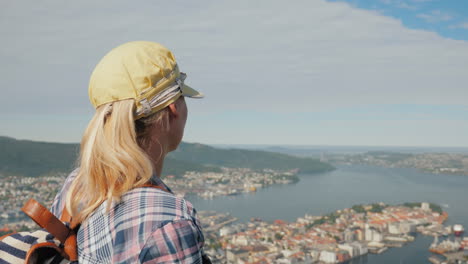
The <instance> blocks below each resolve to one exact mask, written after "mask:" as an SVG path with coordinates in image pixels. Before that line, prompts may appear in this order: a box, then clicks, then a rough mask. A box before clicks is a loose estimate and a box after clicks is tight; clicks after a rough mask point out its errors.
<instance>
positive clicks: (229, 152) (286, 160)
mask: <svg viewBox="0 0 468 264" xmlns="http://www.w3.org/2000/svg"><path fill="white" fill-rule="evenodd" d="M168 156H169V157H173V158H175V159H180V160H185V161H190V162H194V163H201V164H206V165H213V166H224V167H236V168H251V169H264V168H270V169H278V170H290V169H299V170H300V171H301V172H304V173H317V172H324V171H330V170H333V169H334V167H333V166H332V165H330V164H328V163H324V162H320V161H319V160H318V159H313V158H301V157H294V156H290V155H286V154H281V153H274V152H268V151H261V150H245V149H218V148H214V147H210V146H207V145H203V144H199V143H182V144H180V146H179V147H178V149H177V150H176V151H174V152H172V153H170V154H169V155H168Z"/></svg>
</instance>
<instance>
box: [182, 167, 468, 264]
mask: <svg viewBox="0 0 468 264" xmlns="http://www.w3.org/2000/svg"><path fill="white" fill-rule="evenodd" d="M187 199H188V200H189V201H191V202H192V203H193V204H194V206H195V208H197V210H214V211H218V212H228V213H230V214H231V215H233V216H235V217H237V218H239V221H241V222H246V221H249V220H250V218H252V217H259V218H261V219H263V220H265V221H273V220H275V219H282V220H286V221H296V219H297V218H298V217H301V216H304V215H305V214H310V215H323V214H327V213H330V212H333V211H335V210H339V209H343V208H348V207H351V206H353V205H356V204H369V203H375V202H384V203H386V204H391V205H394V204H401V203H404V202H432V203H437V204H439V205H442V206H443V209H444V210H445V211H447V212H448V214H449V219H448V221H447V222H446V224H450V225H453V224H462V225H463V226H464V227H465V228H466V227H468V209H467V204H468V177H467V176H460V175H440V174H431V173H424V172H420V171H417V170H415V169H401V168H382V167H373V166H364V165H343V166H337V169H336V170H335V171H331V172H327V173H320V174H313V175H306V174H302V175H300V181H299V182H298V183H295V184H288V185H273V186H270V187H267V188H263V189H260V190H258V191H257V192H256V193H249V194H242V195H238V196H229V197H218V198H215V199H213V200H204V199H202V198H199V197H196V196H188V197H187ZM432 240H433V238H432V237H426V236H422V235H419V236H418V237H417V239H416V240H415V241H414V242H413V243H410V244H408V245H406V246H404V247H403V248H392V249H390V250H388V251H386V252H385V253H383V254H380V255H368V256H367V257H365V258H362V259H359V260H356V261H354V262H355V263H369V264H372V263H376V264H377V263H379V264H380V263H429V262H428V260H427V258H428V257H429V256H430V252H429V251H428V248H429V245H430V244H431V242H432ZM354 262H353V263H354Z"/></svg>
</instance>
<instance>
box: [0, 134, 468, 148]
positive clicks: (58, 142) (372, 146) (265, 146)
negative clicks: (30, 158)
mask: <svg viewBox="0 0 468 264" xmlns="http://www.w3.org/2000/svg"><path fill="white" fill-rule="evenodd" d="M0 137H5V138H11V139H14V140H17V141H31V142H38V143H51V144H55V143H57V144H78V145H79V144H80V142H62V141H44V140H35V139H29V138H16V137H14V136H8V135H0ZM181 143H188V144H202V145H207V146H211V147H216V148H226V147H236V148H243V147H244V148H251V149H254V147H257V148H268V147H280V148H281V147H283V148H290V149H294V150H310V148H396V149H398V148H401V149H411V148H416V149H458V150H465V151H466V152H468V146H397V145H315V144H311V145H293V144H255V143H252V144H244V143H230V144H210V143H204V142H196V141H186V140H182V142H181ZM465 151H464V152H465Z"/></svg>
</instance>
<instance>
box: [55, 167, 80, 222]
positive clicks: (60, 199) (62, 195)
mask: <svg viewBox="0 0 468 264" xmlns="http://www.w3.org/2000/svg"><path fill="white" fill-rule="evenodd" d="M77 174H78V169H75V170H74V171H72V172H71V173H70V174H69V175H68V177H67V179H66V180H65V182H64V184H63V186H62V189H61V190H60V192H58V193H57V195H56V196H55V199H54V202H53V203H52V207H51V208H50V212H52V214H54V215H55V216H56V217H57V218H60V216H61V215H62V210H63V208H64V206H65V200H66V197H67V192H68V189H69V188H70V185H71V184H72V182H73V180H74V179H75V177H76V175H77Z"/></svg>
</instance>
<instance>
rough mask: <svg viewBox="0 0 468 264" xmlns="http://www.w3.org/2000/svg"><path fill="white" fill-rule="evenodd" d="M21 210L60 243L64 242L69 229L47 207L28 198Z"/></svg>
mask: <svg viewBox="0 0 468 264" xmlns="http://www.w3.org/2000/svg"><path fill="white" fill-rule="evenodd" d="M21 210H22V211H23V212H24V213H25V214H26V215H28V216H29V217H31V219H32V220H34V222H36V224H38V225H39V226H40V227H42V228H44V229H45V230H47V231H48V232H49V233H51V234H52V235H53V236H54V237H55V238H57V239H58V240H59V241H60V242H61V243H65V240H66V239H67V237H68V235H69V233H70V229H68V227H67V226H66V225H64V224H63V223H62V221H60V220H59V219H58V218H57V217H55V215H53V214H52V213H51V212H50V211H49V210H48V209H47V208H45V207H44V206H43V205H41V204H40V203H39V202H38V201H36V200H34V199H32V198H31V199H29V201H27V202H26V204H25V205H24V206H23V208H21Z"/></svg>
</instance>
